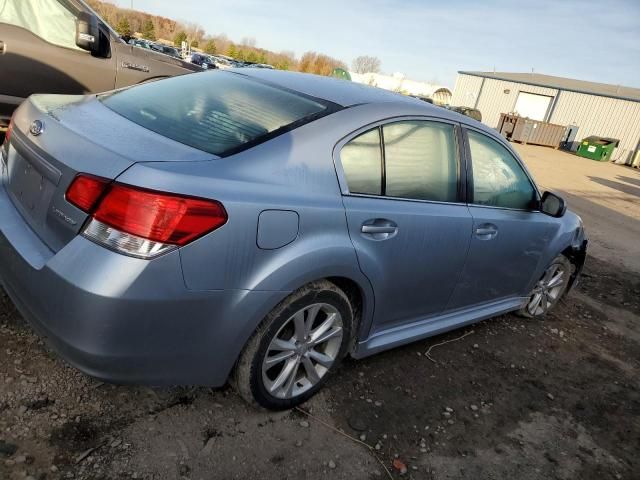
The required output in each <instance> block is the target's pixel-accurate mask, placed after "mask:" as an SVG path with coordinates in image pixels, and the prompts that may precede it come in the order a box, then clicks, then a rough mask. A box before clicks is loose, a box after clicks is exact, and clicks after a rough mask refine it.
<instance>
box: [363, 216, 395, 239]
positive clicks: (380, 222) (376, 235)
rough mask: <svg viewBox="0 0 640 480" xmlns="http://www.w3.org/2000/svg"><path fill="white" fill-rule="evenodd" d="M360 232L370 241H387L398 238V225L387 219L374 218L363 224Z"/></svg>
mask: <svg viewBox="0 0 640 480" xmlns="http://www.w3.org/2000/svg"><path fill="white" fill-rule="evenodd" d="M360 232H362V235H363V236H364V237H365V238H368V239H369V240H387V239H389V238H393V237H395V236H396V234H397V233H398V225H396V223H395V222H392V221H391V220H387V219H386V218H372V219H370V220H367V221H365V222H364V223H363V224H362V226H361V227H360Z"/></svg>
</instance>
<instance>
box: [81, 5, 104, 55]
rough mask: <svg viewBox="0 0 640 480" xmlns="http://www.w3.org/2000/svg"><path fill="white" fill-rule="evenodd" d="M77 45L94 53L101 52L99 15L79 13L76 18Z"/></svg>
mask: <svg viewBox="0 0 640 480" xmlns="http://www.w3.org/2000/svg"><path fill="white" fill-rule="evenodd" d="M76 45H77V46H78V47H80V48H81V49H83V50H88V51H89V52H91V53H94V54H97V53H99V52H100V30H99V28H98V17H96V16H95V15H94V14H92V13H88V12H80V13H78V18H77V19H76Z"/></svg>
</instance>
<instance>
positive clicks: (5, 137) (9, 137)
mask: <svg viewBox="0 0 640 480" xmlns="http://www.w3.org/2000/svg"><path fill="white" fill-rule="evenodd" d="M11 130H13V117H11V120H9V126H8V127H7V132H6V133H5V134H4V141H5V142H7V143H9V140H11Z"/></svg>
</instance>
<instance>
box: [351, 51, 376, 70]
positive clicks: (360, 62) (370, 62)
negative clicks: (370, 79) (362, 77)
mask: <svg viewBox="0 0 640 480" xmlns="http://www.w3.org/2000/svg"><path fill="white" fill-rule="evenodd" d="M351 67H352V68H353V71H354V72H356V73H380V59H379V58H378V57H370V56H368V55H361V56H359V57H357V58H356V59H355V60H354V61H353V63H352V64H351Z"/></svg>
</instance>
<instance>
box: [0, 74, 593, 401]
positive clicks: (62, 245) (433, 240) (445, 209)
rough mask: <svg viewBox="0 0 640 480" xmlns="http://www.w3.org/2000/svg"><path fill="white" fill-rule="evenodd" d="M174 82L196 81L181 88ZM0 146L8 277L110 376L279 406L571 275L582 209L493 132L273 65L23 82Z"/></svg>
mask: <svg viewBox="0 0 640 480" xmlns="http://www.w3.org/2000/svg"><path fill="white" fill-rule="evenodd" d="M176 91H185V92H189V95H175V92H176ZM7 138H8V140H7V141H5V144H4V147H3V151H2V164H3V168H2V175H3V179H2V181H3V185H4V186H5V187H4V188H2V189H0V249H1V250H2V252H3V254H2V258H1V259H0V278H1V279H2V283H3V285H4V288H5V290H6V291H7V293H8V294H9V296H10V297H11V298H12V299H13V301H14V303H15V304H16V305H17V307H18V308H19V309H20V311H21V312H22V314H23V315H24V316H25V318H27V319H29V320H30V321H31V323H32V324H33V325H34V326H35V328H36V329H37V330H39V331H41V332H43V333H44V334H45V336H46V337H47V339H48V341H49V342H50V343H51V345H52V346H53V348H54V349H56V350H57V351H58V352H59V353H60V354H61V355H62V356H64V357H65V358H67V359H68V360H69V361H70V363H72V364H73V365H75V366H77V367H78V368H80V369H81V370H83V371H84V372H87V373H88V374H90V375H93V376H95V377H99V378H102V379H104V380H107V381H115V382H127V383H146V384H152V385H161V384H204V385H212V386H221V385H223V384H224V383H225V382H226V381H227V380H228V379H229V377H230V376H232V377H233V379H234V383H235V385H236V387H237V388H238V390H239V392H240V393H241V394H242V395H243V397H244V398H246V399H247V400H248V401H250V402H257V403H258V404H260V405H262V406H265V407H268V408H276V409H279V408H289V407H292V406H294V405H297V404H298V403H300V402H303V401H305V400H306V399H308V398H310V397H311V396H312V395H313V394H314V393H315V392H317V391H318V390H319V389H320V388H321V387H322V385H324V383H325V382H326V380H327V378H328V376H329V375H330V374H331V373H332V372H334V371H335V370H336V368H337V367H338V365H339V364H340V361H341V359H342V358H343V357H344V356H345V355H351V356H353V357H354V358H362V357H366V356H368V355H372V354H374V353H377V352H380V351H383V350H386V349H389V348H393V347H397V346H400V345H403V344H406V343H409V342H411V341H415V340H418V339H423V338H425V337H428V336H431V335H435V334H438V333H441V332H443V331H447V330H450V329H453V328H456V327H459V326H463V325H468V324H470V323H472V322H476V321H479V320H483V319H486V318H488V317H491V316H493V315H499V314H502V313H506V312H510V311H518V312H520V314H522V315H524V316H528V317H534V318H535V317H541V316H543V315H544V314H545V313H546V312H547V311H549V309H551V308H552V307H553V306H554V305H556V304H557V302H558V301H559V300H560V298H561V297H562V295H563V294H564V293H565V292H566V291H567V290H568V289H569V288H570V287H571V286H572V285H573V284H574V283H575V280H576V278H577V276H578V274H579V272H580V270H581V268H582V265H583V262H584V257H585V252H586V236H585V233H584V229H583V227H582V222H581V220H580V218H579V217H578V216H576V215H575V214H573V213H572V212H569V211H567V210H566V206H565V204H564V201H563V200H562V199H561V198H560V197H558V196H556V195H554V194H552V193H549V192H545V193H544V194H542V193H541V192H540V191H539V190H538V188H537V187H536V185H535V183H534V182H533V180H532V178H531V176H530V175H529V173H528V172H527V170H526V169H525V167H524V166H523V165H522V163H521V161H520V159H519V157H518V155H517V154H516V153H515V152H514V151H513V150H512V148H511V146H510V145H509V144H508V143H507V142H506V141H505V140H504V139H502V138H501V137H500V136H499V135H498V134H497V132H495V131H493V130H491V129H489V128H487V127H484V126H482V125H481V124H478V123H477V122H475V121H473V120H471V119H469V118H468V117H465V116H463V115H459V114H457V113H454V112H451V111H448V110H445V109H442V108H437V107H434V106H432V105H429V104H427V103H425V102H422V101H419V100H416V99H412V98H410V97H405V96H402V95H399V94H395V93H392V92H387V91H384V90H381V89H377V88H372V87H363V86H362V85H356V84H353V83H351V82H345V81H342V80H338V79H332V78H327V77H318V76H313V75H305V74H300V73H292V72H282V71H275V70H268V69H254V68H249V69H241V70H231V71H215V72H207V73H205V72H202V73H200V74H194V75H185V76H182V77H175V78H171V79H166V80H162V81H158V82H150V83H146V84H143V85H139V86H136V87H133V88H129V89H122V90H118V91H115V92H110V93H106V94H102V95H94V96H87V97H82V98H79V97H77V96H68V97H65V96H56V95H37V96H32V97H31V98H30V99H29V100H28V101H27V102H25V103H24V104H23V105H22V106H21V107H20V108H19V109H18V110H17V111H16V114H15V116H14V119H13V122H12V127H11V132H10V134H9V135H8V137H7Z"/></svg>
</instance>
